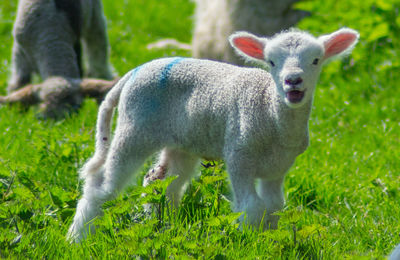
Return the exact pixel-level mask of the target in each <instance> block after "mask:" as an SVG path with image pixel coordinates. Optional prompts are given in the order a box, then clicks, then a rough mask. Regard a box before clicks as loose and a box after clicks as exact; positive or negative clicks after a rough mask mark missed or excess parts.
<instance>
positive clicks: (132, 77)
mask: <svg viewBox="0 0 400 260" xmlns="http://www.w3.org/2000/svg"><path fill="white" fill-rule="evenodd" d="M142 66H143V65H141V66H139V67H136V68H135V69H133V70H132V72H131V79H130V80H131V81H134V80H135V78H136V74H137V73H138V71H139V70H140V69H141V68H142Z"/></svg>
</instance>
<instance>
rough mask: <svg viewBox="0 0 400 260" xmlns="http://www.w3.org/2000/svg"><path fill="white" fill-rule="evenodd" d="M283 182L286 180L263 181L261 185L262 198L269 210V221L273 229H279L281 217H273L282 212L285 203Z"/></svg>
mask: <svg viewBox="0 0 400 260" xmlns="http://www.w3.org/2000/svg"><path fill="white" fill-rule="evenodd" d="M283 180H284V178H279V179H276V180H265V179H262V180H261V183H260V197H261V199H262V200H263V201H264V202H265V205H266V208H267V210H268V220H269V222H270V226H271V228H277V227H278V220H279V216H275V215H272V213H274V212H276V211H278V210H281V209H282V208H283V205H284V203H285V198H284V194H283Z"/></svg>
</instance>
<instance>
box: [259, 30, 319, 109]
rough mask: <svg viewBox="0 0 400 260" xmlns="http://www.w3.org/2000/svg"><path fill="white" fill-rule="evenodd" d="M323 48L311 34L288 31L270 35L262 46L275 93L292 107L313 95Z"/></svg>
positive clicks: (310, 98) (300, 104)
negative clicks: (271, 37) (272, 37)
mask: <svg viewBox="0 0 400 260" xmlns="http://www.w3.org/2000/svg"><path fill="white" fill-rule="evenodd" d="M323 56H324V49H323V46H322V44H321V43H319V42H318V41H317V39H315V38H314V37H311V36H309V35H306V34H304V33H294V32H289V33H285V34H281V35H280V36H279V37H277V38H275V39H271V40H270V41H269V42H268V44H267V45H266V47H265V49H264V57H265V60H266V62H267V64H268V66H269V68H270V73H271V74H272V77H273V79H274V81H275V84H276V87H277V89H278V93H279V95H280V97H281V98H282V100H283V101H284V102H285V103H286V104H287V105H288V106H289V107H291V108H298V107H301V106H302V105H304V104H306V103H308V102H309V101H311V100H312V98H313V93H314V89H315V85H316V83H317V80H318V77H319V74H320V72H321V66H322V59H323Z"/></svg>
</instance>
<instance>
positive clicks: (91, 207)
mask: <svg viewBox="0 0 400 260" xmlns="http://www.w3.org/2000/svg"><path fill="white" fill-rule="evenodd" d="M143 140H144V138H142V137H138V136H134V134H132V131H129V129H127V128H125V129H124V130H121V131H118V129H117V130H116V134H115V137H114V139H113V141H112V144H111V147H110V151H109V153H108V155H107V160H106V162H105V164H104V168H102V170H101V171H100V172H98V173H97V174H95V175H90V174H87V175H85V173H83V174H82V175H83V176H85V186H84V190H83V195H82V198H81V199H80V200H79V202H78V206H77V210H76V214H75V217H74V220H73V223H72V225H71V227H70V229H69V232H68V237H69V238H70V239H72V240H74V241H76V242H79V241H80V240H82V239H83V238H85V237H86V236H87V235H88V234H89V231H90V232H93V231H94V227H93V226H92V224H91V223H90V222H91V221H92V220H93V219H94V218H95V217H97V216H100V215H101V214H102V209H101V206H102V204H103V203H104V202H106V201H108V200H111V199H113V198H115V196H116V195H118V193H119V192H120V191H121V190H122V189H123V188H124V187H125V186H126V184H127V183H129V181H130V179H131V178H132V175H133V174H134V173H135V172H136V171H137V169H139V168H140V167H141V166H142V164H143V162H144V160H145V159H146V158H147V157H148V156H149V155H150V154H151V153H152V152H153V150H151V151H150V150H149V146H147V144H144V143H143ZM103 171H104V172H103Z"/></svg>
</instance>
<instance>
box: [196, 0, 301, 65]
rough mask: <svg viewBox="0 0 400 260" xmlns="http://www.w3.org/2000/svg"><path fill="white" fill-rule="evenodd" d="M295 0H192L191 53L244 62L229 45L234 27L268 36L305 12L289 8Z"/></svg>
mask: <svg viewBox="0 0 400 260" xmlns="http://www.w3.org/2000/svg"><path fill="white" fill-rule="evenodd" d="M298 1H299V0H284V1H282V0H275V1H271V0H250V1H249V0H222V1H214V0H195V2H196V10H195V21H196V22H195V27H194V32H193V38H192V54H193V57H195V58H206V59H212V60H220V61H225V62H229V63H232V64H237V65H244V64H245V63H244V62H243V59H240V58H239V57H238V56H237V55H236V54H235V53H234V51H233V49H232V48H230V46H229V42H228V41H227V38H228V37H229V35H230V34H232V33H233V32H235V31H248V32H251V33H253V34H256V35H264V36H271V35H273V34H275V33H277V32H280V31H282V30H284V29H288V28H290V27H292V26H293V25H295V24H296V23H297V22H298V21H300V20H301V19H302V18H304V17H305V16H308V15H309V13H308V12H306V11H302V10H293V9H291V6H292V5H293V4H294V3H295V2H298Z"/></svg>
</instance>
